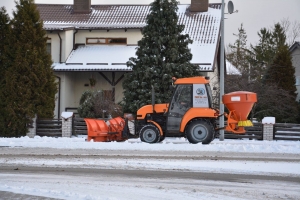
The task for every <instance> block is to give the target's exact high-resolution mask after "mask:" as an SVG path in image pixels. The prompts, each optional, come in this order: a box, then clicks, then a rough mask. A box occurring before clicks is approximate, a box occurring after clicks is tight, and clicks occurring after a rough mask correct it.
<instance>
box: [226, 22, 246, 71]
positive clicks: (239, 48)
mask: <svg viewBox="0 0 300 200" xmlns="http://www.w3.org/2000/svg"><path fill="white" fill-rule="evenodd" d="M238 31H239V32H238V34H233V35H235V36H236V37H237V39H236V40H235V42H234V44H229V52H228V53H227V54H226V59H227V60H228V61H229V62H230V63H232V64H233V65H234V66H235V67H237V68H238V70H239V71H240V72H241V74H242V75H248V74H249V62H248V56H249V55H248V50H247V34H246V30H245V29H244V27H243V24H241V27H240V28H238Z"/></svg>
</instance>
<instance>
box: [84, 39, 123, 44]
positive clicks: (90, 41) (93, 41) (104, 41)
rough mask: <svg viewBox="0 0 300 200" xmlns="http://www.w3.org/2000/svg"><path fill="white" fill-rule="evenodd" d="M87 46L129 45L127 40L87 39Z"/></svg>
mask: <svg viewBox="0 0 300 200" xmlns="http://www.w3.org/2000/svg"><path fill="white" fill-rule="evenodd" d="M86 44H127V38H86Z"/></svg>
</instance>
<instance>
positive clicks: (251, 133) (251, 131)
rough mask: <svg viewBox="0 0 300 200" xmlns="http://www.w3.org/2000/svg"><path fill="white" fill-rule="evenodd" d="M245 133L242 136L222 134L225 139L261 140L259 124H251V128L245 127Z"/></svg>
mask: <svg viewBox="0 0 300 200" xmlns="http://www.w3.org/2000/svg"><path fill="white" fill-rule="evenodd" d="M245 130H246V133H243V134H234V133H231V132H227V131H225V132H224V138H225V139H243V138H248V139H257V140H262V139H263V126H262V124H261V123H253V126H249V127H245Z"/></svg>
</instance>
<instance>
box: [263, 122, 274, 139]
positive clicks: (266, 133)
mask: <svg viewBox="0 0 300 200" xmlns="http://www.w3.org/2000/svg"><path fill="white" fill-rule="evenodd" d="M262 124H263V140H268V141H272V140H273V137H274V124H275V117H264V118H263V120H262Z"/></svg>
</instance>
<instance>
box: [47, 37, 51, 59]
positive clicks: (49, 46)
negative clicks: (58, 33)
mask: <svg viewBox="0 0 300 200" xmlns="http://www.w3.org/2000/svg"><path fill="white" fill-rule="evenodd" d="M46 51H47V53H49V54H50V55H51V38H47V46H46Z"/></svg>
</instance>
